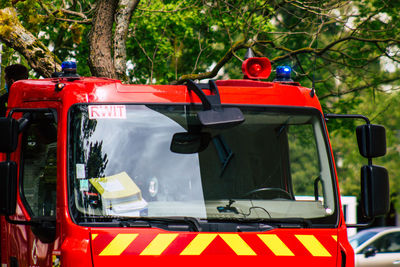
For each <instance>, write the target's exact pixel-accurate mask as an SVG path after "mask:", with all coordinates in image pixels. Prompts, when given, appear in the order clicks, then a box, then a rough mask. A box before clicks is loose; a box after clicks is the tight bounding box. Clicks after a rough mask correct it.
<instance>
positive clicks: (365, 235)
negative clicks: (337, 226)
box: [349, 229, 380, 249]
mask: <svg viewBox="0 0 400 267" xmlns="http://www.w3.org/2000/svg"><path fill="white" fill-rule="evenodd" d="M379 231H380V230H378V229H372V230H365V231H361V232H358V233H357V234H356V235H354V236H352V237H350V238H349V242H350V245H351V246H352V247H353V249H356V248H358V247H359V246H361V245H362V244H364V243H365V242H366V241H367V240H369V239H370V238H372V237H373V236H374V235H376V234H378V233H379Z"/></svg>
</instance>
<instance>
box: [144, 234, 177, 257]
mask: <svg viewBox="0 0 400 267" xmlns="http://www.w3.org/2000/svg"><path fill="white" fill-rule="evenodd" d="M177 236H178V234H158V235H157V236H156V237H155V238H154V239H153V240H152V241H151V242H150V244H149V245H148V246H147V247H146V248H145V249H144V250H143V251H142V253H140V255H161V253H163V251H164V250H165V249H166V248H167V247H168V246H169V245H170V244H171V243H172V241H174V240H175V238H176V237H177Z"/></svg>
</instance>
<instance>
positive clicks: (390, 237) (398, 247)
mask: <svg viewBox="0 0 400 267" xmlns="http://www.w3.org/2000/svg"><path fill="white" fill-rule="evenodd" d="M370 247H373V248H375V249H376V250H377V253H394V252H395V253H399V252H400V232H398V233H389V234H386V235H384V236H382V237H381V238H379V239H378V240H375V241H374V242H373V243H372V244H371V245H369V246H368V248H370ZM363 253H364V252H363Z"/></svg>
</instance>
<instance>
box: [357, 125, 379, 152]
mask: <svg viewBox="0 0 400 267" xmlns="http://www.w3.org/2000/svg"><path fill="white" fill-rule="evenodd" d="M356 133H357V142H358V149H359V151H360V154H361V155H362V156H363V157H365V158H375V157H381V156H384V155H385V154H386V132H385V128H384V127H383V126H381V125H375V124H364V125H361V126H358V127H357V128H356Z"/></svg>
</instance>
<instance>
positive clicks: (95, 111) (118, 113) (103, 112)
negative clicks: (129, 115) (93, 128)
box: [89, 105, 126, 120]
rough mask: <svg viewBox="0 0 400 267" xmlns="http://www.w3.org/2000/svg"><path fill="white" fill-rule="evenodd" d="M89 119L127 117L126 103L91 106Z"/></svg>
mask: <svg viewBox="0 0 400 267" xmlns="http://www.w3.org/2000/svg"><path fill="white" fill-rule="evenodd" d="M89 119H91V120H93V119H126V107H125V105H94V106H89Z"/></svg>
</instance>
